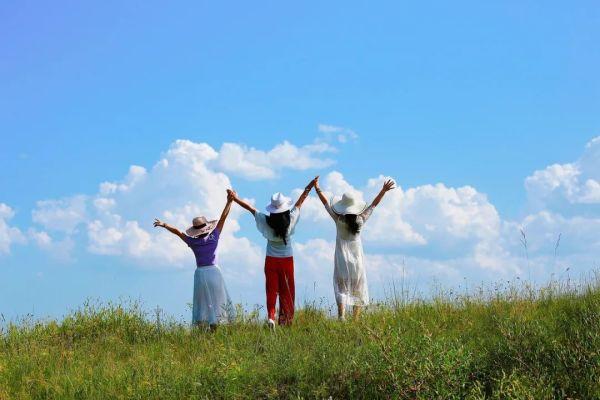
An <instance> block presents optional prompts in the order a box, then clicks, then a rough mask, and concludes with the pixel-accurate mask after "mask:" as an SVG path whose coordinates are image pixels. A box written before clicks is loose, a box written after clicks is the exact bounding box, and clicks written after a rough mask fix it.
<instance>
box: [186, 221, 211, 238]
mask: <svg viewBox="0 0 600 400" xmlns="http://www.w3.org/2000/svg"><path fill="white" fill-rule="evenodd" d="M216 226H217V221H216V220H215V221H208V222H207V223H206V225H204V226H203V227H202V228H199V229H197V228H194V227H193V226H191V227H189V228H188V229H187V230H186V231H185V234H186V235H188V236H190V237H196V236H200V235H205V234H207V233H210V232H212V231H213V230H214V229H215V227H216Z"/></svg>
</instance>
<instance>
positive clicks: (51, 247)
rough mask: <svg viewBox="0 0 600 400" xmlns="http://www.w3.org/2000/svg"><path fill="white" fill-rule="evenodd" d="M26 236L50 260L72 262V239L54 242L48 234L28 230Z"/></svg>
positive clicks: (67, 238) (73, 245) (68, 237)
mask: <svg viewBox="0 0 600 400" xmlns="http://www.w3.org/2000/svg"><path fill="white" fill-rule="evenodd" d="M27 236H28V237H29V238H30V239H31V241H32V242H33V243H34V244H35V245H36V246H37V247H38V248H39V249H41V250H42V251H44V252H46V253H48V254H49V255H50V256H51V257H52V258H54V259H56V260H58V261H60V262H63V263H68V262H74V261H75V259H74V258H73V256H72V252H73V250H74V248H75V241H74V240H73V238H72V237H70V236H66V237H65V238H63V239H62V240H55V239H54V238H52V237H51V236H50V235H49V234H48V232H45V231H38V230H36V229H33V228H30V229H29V230H28V231H27Z"/></svg>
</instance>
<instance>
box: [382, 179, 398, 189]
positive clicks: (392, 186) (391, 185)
mask: <svg viewBox="0 0 600 400" xmlns="http://www.w3.org/2000/svg"><path fill="white" fill-rule="evenodd" d="M395 188H396V182H394V181H393V180H391V179H388V180H387V181H385V183H384V184H383V187H382V188H381V190H382V191H384V192H387V191H390V190H392V189H395Z"/></svg>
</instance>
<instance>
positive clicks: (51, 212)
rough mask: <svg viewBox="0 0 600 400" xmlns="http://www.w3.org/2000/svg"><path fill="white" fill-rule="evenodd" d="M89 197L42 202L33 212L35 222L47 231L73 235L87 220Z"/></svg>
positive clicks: (38, 203) (81, 196) (80, 196)
mask: <svg viewBox="0 0 600 400" xmlns="http://www.w3.org/2000/svg"><path fill="white" fill-rule="evenodd" d="M87 200H88V199H87V197H86V196H83V195H77V196H73V197H70V198H65V199H61V200H41V201H38V202H37V207H36V209H35V210H33V211H32V213H31V217H32V219H33V222H36V223H38V224H40V225H42V226H43V227H44V228H45V229H48V230H54V231H61V232H66V233H71V232H73V231H74V230H75V228H76V227H77V226H78V225H79V224H81V223H82V222H84V221H85V220H86V218H87V210H86V209H87Z"/></svg>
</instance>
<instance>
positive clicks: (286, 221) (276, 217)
mask: <svg viewBox="0 0 600 400" xmlns="http://www.w3.org/2000/svg"><path fill="white" fill-rule="evenodd" d="M290 222H291V221H290V212H289V211H284V212H281V213H271V215H268V216H267V225H269V226H270V227H271V229H273V232H275V236H277V237H279V238H282V239H283V243H285V244H286V245H287V233H288V228H289V227H290Z"/></svg>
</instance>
